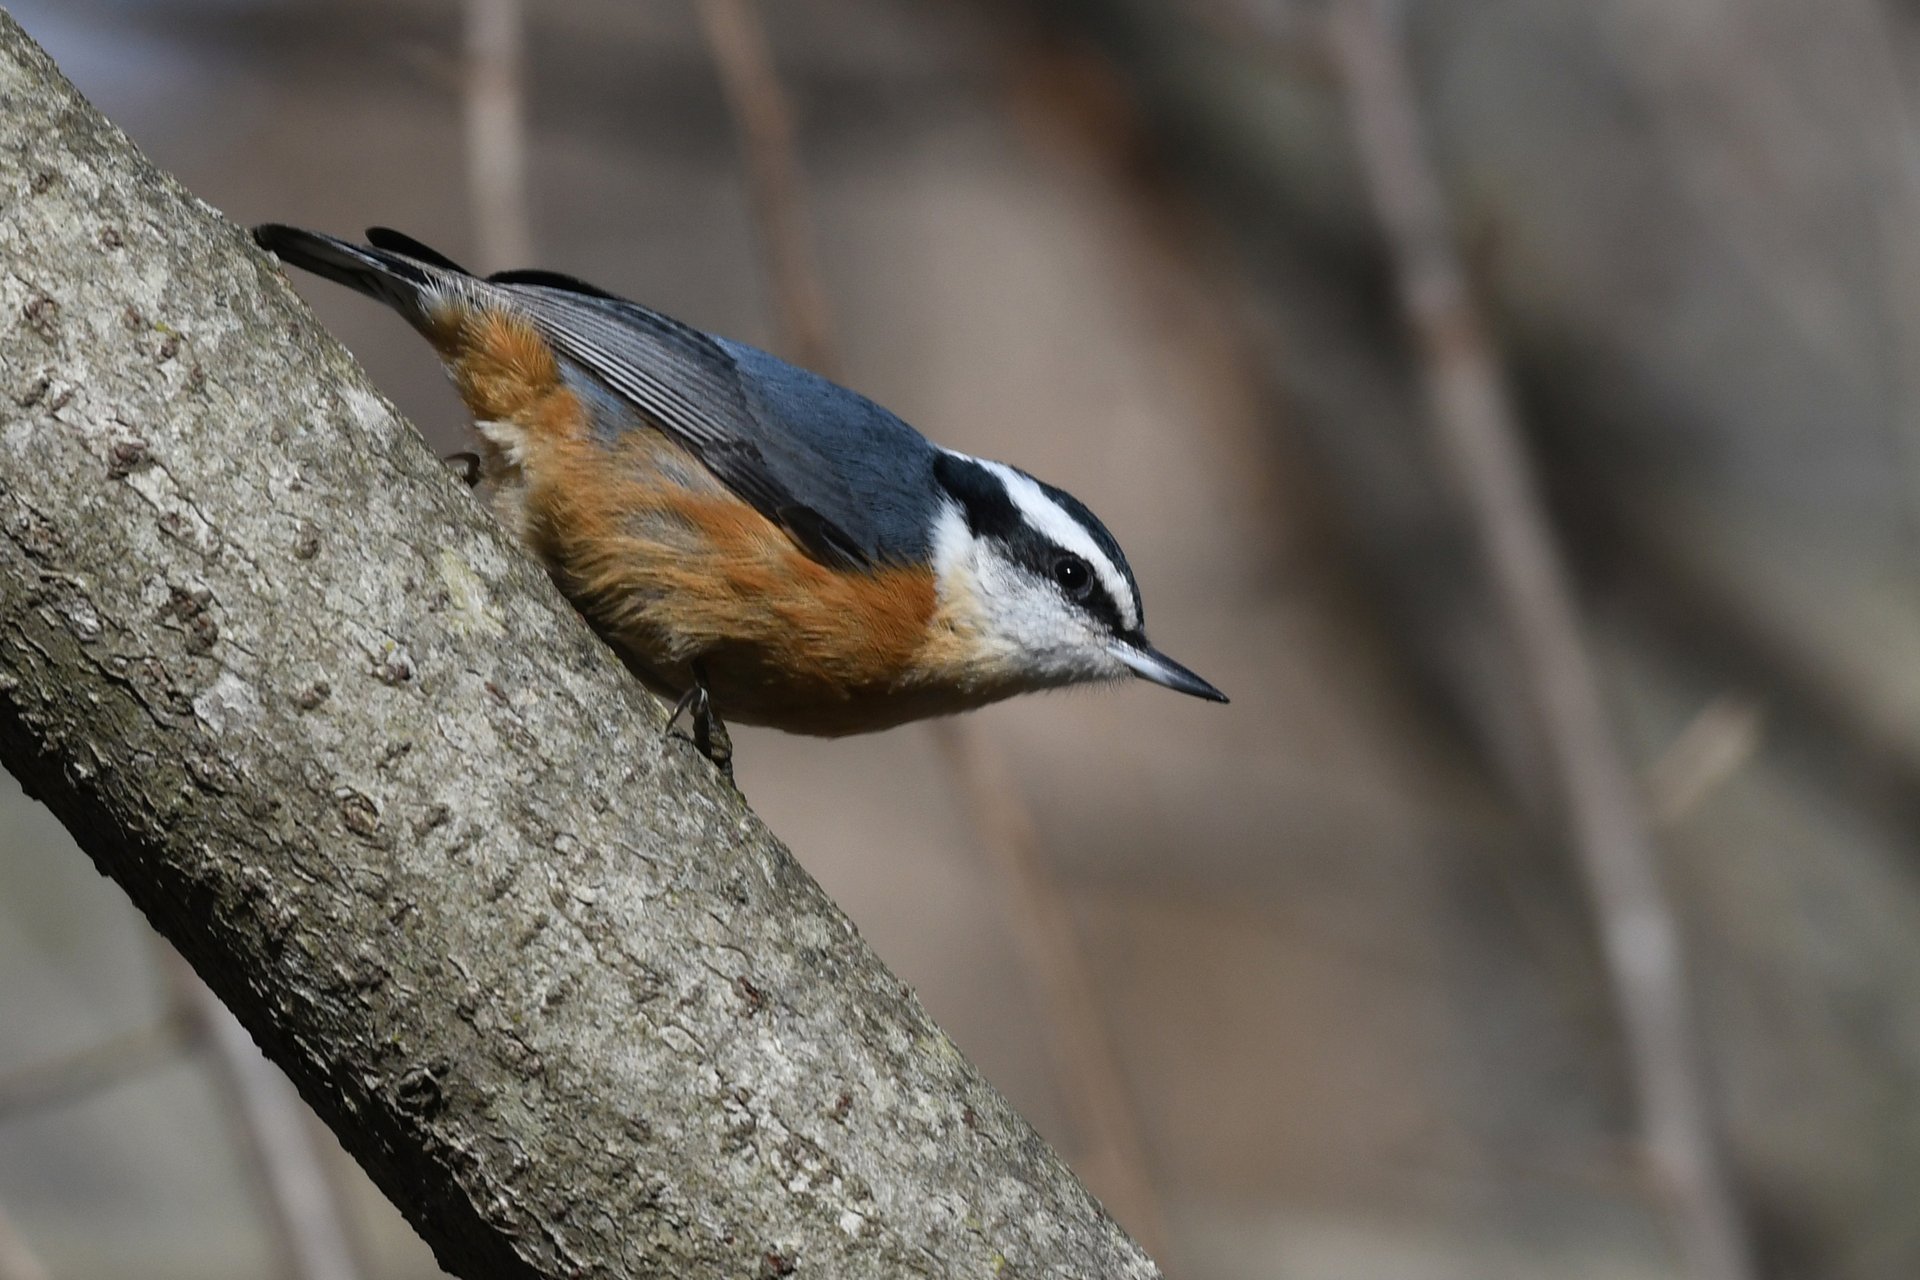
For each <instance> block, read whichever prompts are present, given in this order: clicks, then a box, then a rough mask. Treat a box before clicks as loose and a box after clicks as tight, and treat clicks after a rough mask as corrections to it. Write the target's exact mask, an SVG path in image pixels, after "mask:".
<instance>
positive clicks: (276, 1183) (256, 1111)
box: [163, 950, 360, 1280]
mask: <svg viewBox="0 0 1920 1280" xmlns="http://www.w3.org/2000/svg"><path fill="white" fill-rule="evenodd" d="M163 963H164V964H165V966H166V974H167V983H168V986H169V988H170V990H171V993H172V999H173V1002H174V1004H175V1006H176V1007H177V1008H178V1009H179V1010H181V1012H182V1014H183V1015H184V1017H185V1018H186V1019H188V1020H190V1022H191V1023H192V1025H193V1027H194V1030H195V1038H196V1039H197V1040H199V1041H201V1042H202V1043H203V1044H205V1045H206V1047H207V1049H208V1051H209V1053H210V1057H211V1063H210V1065H211V1068H212V1071H213V1075H214V1080H215V1082H216V1084H217V1085H218V1086H219V1088H220V1090H221V1092H222V1094H223V1095H225V1096H226V1097H227V1098H228V1099H229V1100H230V1101H231V1102H232V1104H233V1117H234V1118H233V1124H234V1127H235V1128H236V1130H237V1131H238V1134H239V1136H240V1137H241V1139H242V1140H243V1141H244V1142H245V1144H246V1147H247V1150H248V1153H249V1154H250V1156H251V1157H252V1159H253V1163H254V1165H255V1167H256V1168H257V1169H258V1170H259V1173H260V1176H261V1178H262V1181H263V1183H264V1187H263V1198H264V1200H265V1201H266V1204H267V1207H268V1210H269V1212H270V1213H271V1215H272V1218H273V1223H274V1228H275V1235H276V1237H277V1240H278V1244H279V1247H280V1250H281V1253H282V1255H283V1257H284V1260H285V1266H284V1268H283V1270H284V1271H285V1273H286V1274H287V1275H290V1276H293V1277H297V1280H359V1275H360V1268H359V1266H358V1264H357V1263H356V1262H355V1261H354V1255H353V1248H352V1244H351V1241H352V1235H351V1233H350V1231H349V1229H348V1227H347V1223H346V1219H345V1217H344V1216H343V1215H342V1214H341V1211H340V1205H339V1201H338V1198H337V1196H336V1195H335V1192H334V1186H333V1180H332V1178H331V1177H330V1176H329V1175H328V1173H327V1169H326V1165H325V1163H324V1156H323V1154H322V1152H321V1150H320V1147H319V1144H318V1143H317V1142H316V1141H315V1140H314V1133H313V1129H312V1126H311V1125H310V1124H309V1122H308V1119H307V1109H306V1106H305V1105H304V1104H303V1103H302V1102H301V1101H300V1095H299V1094H297V1093H295V1092H294V1089H293V1085H292V1084H290V1083H288V1081H287V1078H286V1077H285V1076H284V1075H282V1074H281V1073H280V1068H278V1067H276V1066H274V1065H273V1064H272V1063H271V1062H268V1061H267V1060H266V1058H265V1057H263V1056H262V1055H261V1053H260V1050H259V1049H258V1048H257V1047H255V1045H254V1043H253V1039H252V1037H250V1036H249V1035H248V1034H247V1033H246V1030H245V1029H244V1028H242V1027H241V1025H240V1024H239V1023H238V1022H237V1021H235V1020H234V1016H233V1015H232V1014H231V1013H229V1012H228V1011H227V1007H226V1006H225V1005H223V1004H221V1003H220V1001H219V998H218V997H216V996H215V995H214V994H213V992H211V991H209V990H207V987H206V984H205V983H203V982H201V981H200V979H199V978H198V977H197V976H196V975H195V974H194V972H193V970H192V969H191V968H189V967H188V965H187V962H186V961H185V960H182V959H181V958H180V957H179V956H178V955H177V954H175V953H173V952H172V951H171V950H169V951H168V952H167V953H166V955H165V956H164V957H163Z"/></svg>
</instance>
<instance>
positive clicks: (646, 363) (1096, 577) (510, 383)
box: [254, 225, 1226, 735]
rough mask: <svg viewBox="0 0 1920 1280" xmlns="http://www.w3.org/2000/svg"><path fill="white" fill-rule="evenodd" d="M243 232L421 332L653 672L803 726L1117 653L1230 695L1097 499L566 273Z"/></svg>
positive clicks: (627, 653)
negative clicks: (1154, 602) (1165, 624)
mask: <svg viewBox="0 0 1920 1280" xmlns="http://www.w3.org/2000/svg"><path fill="white" fill-rule="evenodd" d="M254 237H255V239H257V240H258V241H259V243H260V244H261V245H262V246H264V247H265V248H267V249H270V250H272V251H273V252H274V253H275V254H277V255H279V257H280V258H282V259H283V260H285V261H287V262H290V263H293V264H295V265H297V266H301V267H305V268H306V269H307V270H309V271H312V272H315V273H317V274H319V275H321V276H324V277H326V278H327V279H329V280H334V281H337V282H339V283H341V284H344V285H347V286H349V287H351V288H354V289H357V290H359V291H360V292H362V293H365V294H368V295H370V296H372V297H374V298H377V299H379V300H380V301H382V302H385V303H387V304H388V305H389V306H391V307H393V308H395V309H396V310H397V311H399V312H400V314H401V315H402V316H404V317H405V318H406V319H407V320H408V321H409V322H410V323H411V324H412V325H413V327H414V328H416V329H418V330H419V331H420V332H421V333H422V334H423V335H425V336H426V338H427V339H428V341H430V342H431V343H433V345H434V347H435V348H436V349H437V350H438V351H439V353H440V357H441V359H442V360H443V361H444V362H445V363H446V365H447V369H448V371H449V372H450V373H451V375H452V377H453V381H454V383H455V385H456V386H457V387H458V388H459V391H460V395H461V398H462V399H463V400H465V402H466V405H467V408H468V409H469V410H470V411H471V412H472V414H473V418H474V423H475V426H476V428H477V429H478V431H479V434H480V438H481V440H482V442H483V443H482V450H481V474H482V476H483V478H484V479H485V481H486V482H487V487H488V489H489V491H490V493H491V497H492V501H493V503H494V506H495V508H496V510H497V511H498V513H499V515H500V517H501V518H502V519H503V520H504V521H505V522H506V524H507V525H508V526H509V527H510V528H511V529H512V530H513V531H514V532H515V533H517V534H518V536H519V537H520V539H521V540H522V541H523V542H524V543H525V545H526V546H527V547H529V548H530V549H531V550H532V551H533V552H534V553H535V554H536V555H538V556H539V557H540V559H541V560H542V561H543V562H544V563H545V564H546V567H547V569H548V571H549V572H550V573H551V574H552V576H553V578H554V580H555V581H556V582H557V583H558V584H559V586H560V588H561V590H562V591H563V592H565V593H566V595H567V596H568V597H569V598H570V599H571V600H572V601H573V602H574V604H575V605H576V606H577V607H578V608H579V609H580V610H581V611H582V612H583V613H584V614H585V615H586V617H587V619H588V620H589V621H590V622H591V623H592V624H593V625H594V626H595V627H596V628H597V629H598V630H599V631H600V632H601V634H603V635H604V636H605V637H606V638H607V639H608V640H609V641H610V642H611V643H612V644H613V645H614V647H615V648H616V649H617V650H618V651H619V653H620V655H621V657H622V658H623V659H624V660H625V661H626V662H627V664H628V665H629V666H630V667H632V668H633V670H634V671H635V673H636V674H638V675H639V676H640V677H641V678H642V679H644V680H646V681H647V682H648V683H649V684H651V685H653V686H654V687H655V688H656V689H663V690H666V691H668V692H671V693H680V694H684V695H691V694H693V693H695V692H696V691H697V692H699V693H700V696H701V698H702V699H703V700H704V699H709V698H710V700H711V708H712V710H713V711H717V712H718V713H719V714H720V715H722V716H725V717H727V718H730V719H734V720H738V721H741V722H744V723H748V724H763V725H771V726H773V727H775V728H779V729H785V730H788V731H790V732H793V733H810V734H825V735H840V734H849V733H864V732H866V731H869V730H873V729H884V728H888V727H891V726H893V725H897V724H901V723H903V722H905V721H908V720H916V719H919V718H921V717H925V716H937V715H945V714H948V713H950V712H957V711H964V710H969V709H971V708H974V707H979V706H983V705H985V704H986V703H989V702H994V701H997V700H999V699H1001V698H1006V697H1011V696H1012V695H1014V694H1018V693H1027V692H1031V691H1034V690H1038V689H1049V688H1058V687H1061V686H1065V685H1073V684H1082V683H1087V682H1092V681H1106V680H1116V679H1122V678H1124V677H1126V676H1128V675H1137V676H1141V677H1143V678H1145V679H1147V680H1151V681H1153V682H1154V683H1156V684H1161V685H1165V686H1166V687H1167V688H1169V689H1175V690H1178V691H1179V692H1181V693H1187V694H1192V695H1194V696H1196V697H1201V698H1209V699H1212V700H1214V701H1216V702H1225V701H1226V698H1225V697H1224V696H1223V695H1222V694H1221V693H1220V691H1219V690H1217V689H1215V688H1214V687H1213V686H1212V685H1210V684H1208V683H1207V682H1206V681H1205V680H1202V679H1201V678H1200V677H1199V676H1197V675H1195V674H1194V673H1193V672H1191V671H1189V670H1187V669H1186V668H1185V667H1183V666H1181V665H1180V664H1179V663H1177V662H1175V661H1173V660H1172V659H1171V658H1168V657H1167V656H1166V655H1165V654H1162V653H1160V652H1158V651H1157V650H1155V649H1154V648H1153V647H1152V646H1151V645H1150V644H1148V643H1147V636H1146V632H1145V630H1144V629H1143V627H1142V617H1141V608H1140V589H1139V587H1138V585H1136V584H1135V582H1134V579H1133V572H1132V570H1130V569H1129V568H1128V567H1127V559H1126V557H1125V556H1124V555H1122V554H1121V551H1120V547H1119V544H1118V543H1116V542H1115V541H1114V540H1113V535H1111V534H1110V533H1108V532H1107V530H1106V526H1104V525H1102V524H1101V523H1100V521H1099V520H1097V519H1096V518H1095V517H1094V514H1093V513H1092V512H1091V511H1089V510H1087V508H1086V507H1085V506H1083V505H1082V504H1081V503H1080V502H1079V501H1078V500H1076V499H1075V498H1073V497H1072V496H1071V495H1070V494H1067V493H1064V492H1062V491H1061V490H1059V489H1056V488H1054V487H1053V486H1051V485H1048V484H1044V483H1042V482H1040V481H1039V480H1036V479H1034V478H1033V477H1032V476H1029V475H1027V474H1026V473H1025V472H1022V471H1017V470H1015V469H1014V468H1012V467H1009V466H1005V465H1003V464H1001V463H998V462H988V461H985V460H983V459H979V458H971V457H968V456H967V455H965V454H962V453H955V452H954V451H952V450H950V449H943V448H941V447H939V446H938V445H935V444H933V443H931V442H930V441H928V440H927V439H926V437H924V436H922V435H921V434H920V433H919V432H918V431H915V430H914V429H913V428H912V427H910V426H908V425H907V424H906V423H904V422H902V421H901V420H900V419H899V418H897V417H895V416H894V415H893V414H891V413H889V412H887V411H886V410H885V409H883V408H881V407H880V406H879V405H876V404H874V403H873V402H872V401H870V400H868V399H866V398H865V397H863V396H860V395H857V394H855V393H854V392H852V391H849V390H847V389H846V388H844V387H841V386H838V385H836V384H834V383H832V382H829V381H827V380H826V379H825V378H822V377H820V376H818V375H817V374H813V373H809V372H807V371H806V370H804V369H798V368H795V367H794V366H792V365H790V364H787V363H786V362H784V361H782V360H778V359H776V358H775V357H773V356H770V355H768V354H767V353H766V352H764V351H759V350H756V349H754V348H753V347H749V346H745V345H742V344H741V343H738V342H731V341H729V340H727V339H725V338H718V337H713V336H710V335H708V334H705V333H702V332H700V331H699V330H697V329H693V328H690V327H689V326H687V325H684V324H681V323H680V322H679V321H677V320H672V319H670V318H668V317H666V316H663V315H661V314H659V313H658V312H655V311H650V310H648V309H647V308H645V307H642V306H639V305H637V304H635V303H632V302H628V301H626V300H625V299H622V298H617V297H614V296H613V295H612V294H609V293H606V292H604V291H602V290H600V289H596V288H594V287H593V286H591V285H588V284H585V283H583V282H581V281H578V280H575V279H572V278H571V277H568V276H563V275H559V274H556V273H553V272H546V271H505V272H501V273H500V274H498V275H494V276H489V277H486V278H481V277H478V276H475V275H473V274H472V273H470V272H467V271H465V270H463V269H462V268H461V267H460V266H458V265H457V264H456V263H454V262H452V261H450V260H449V259H447V258H446V257H444V256H442V255H441V254H438V253H436V252H434V251H433V250H431V249H429V248H427V247H426V246H424V245H422V244H419V243H417V242H416V241H413V240H411V239H409V238H408V237H406V236H402V235H400V234H398V233H397V232H393V231H387V230H382V229H375V230H372V231H369V232H368V233H367V239H368V240H369V241H370V243H369V244H367V245H356V244H352V243H349V242H347V241H344V240H338V239H335V238H333V237H331V236H325V235H320V234H317V233H315V232H311V231H302V230H298V229H296V228H293V227H285V226H275V225H268V226H263V227H259V228H257V229H256V230H255V231H254ZM704 709H705V708H703V710H704Z"/></svg>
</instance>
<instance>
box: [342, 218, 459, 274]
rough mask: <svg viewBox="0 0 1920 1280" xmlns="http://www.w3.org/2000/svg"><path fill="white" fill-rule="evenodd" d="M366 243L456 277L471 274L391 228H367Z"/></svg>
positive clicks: (437, 251) (435, 251) (443, 255)
mask: <svg viewBox="0 0 1920 1280" xmlns="http://www.w3.org/2000/svg"><path fill="white" fill-rule="evenodd" d="M367 243H368V244H370V245H372V246H373V247H374V248H376V249H385V250H387V251H388V252H390V253H398V254H402V255H404V256H406V257H409V258H417V259H418V260H420V261H421V262H424V263H426V264H428V265H429V266H435V267H439V268H440V269H441V270H443V271H451V272H453V273H454V274H456V275H462V276H470V275H472V274H473V272H471V271H469V270H467V269H466V268H465V267H463V266H461V265H460V264H459V263H457V262H455V261H454V260H453V259H452V258H449V257H448V256H447V255H446V254H444V253H442V252H440V251H439V250H438V249H432V248H429V247H428V246H426V245H424V244H421V243H420V242H419V241H418V240H415V239H414V238H413V237H412V236H410V235H407V234H405V233H404V232H400V231H395V230H394V229H393V228H392V227H368V228H367Z"/></svg>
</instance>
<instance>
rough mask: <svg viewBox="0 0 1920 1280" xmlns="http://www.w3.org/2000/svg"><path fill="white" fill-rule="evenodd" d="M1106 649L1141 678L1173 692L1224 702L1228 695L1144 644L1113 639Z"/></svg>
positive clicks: (1209, 700)
mask: <svg viewBox="0 0 1920 1280" xmlns="http://www.w3.org/2000/svg"><path fill="white" fill-rule="evenodd" d="M1107 651H1108V652H1109V653H1111V654H1112V655H1113V656H1114V657H1116V658H1118V659H1120V661H1122V662H1124V663H1126V664H1127V666H1128V667H1130V668H1131V669H1132V670H1133V674H1135V675H1137V676H1139V677H1140V678H1141V679H1142V680H1151V681H1153V682H1154V683H1155V684H1161V685H1165V686H1166V687H1167V688H1169V689H1172V690H1173V691H1174V692H1175V693H1186V694H1191V695H1193V696H1194V697H1196V698H1205V699H1206V700H1207V701H1208V702H1225V701H1226V700H1227V695H1226V694H1224V693H1222V692H1220V691H1219V690H1218V689H1216V688H1214V687H1213V686H1212V685H1210V684H1208V683H1207V682H1206V681H1205V680H1202V679H1201V678H1200V677H1199V676H1197V675H1195V674H1193V672H1191V671H1189V670H1187V669H1186V668H1185V667H1183V666H1181V665H1180V664H1179V663H1177V662H1175V661H1174V660H1173V659H1172V658H1169V657H1168V656H1167V655H1166V654H1164V653H1161V652H1160V651H1159V650H1158V649H1155V648H1153V647H1152V646H1150V645H1147V644H1144V643H1142V644H1138V645H1134V644H1128V643H1127V642H1126V641H1124V640H1116V641H1114V642H1113V643H1112V644H1111V645H1109V646H1108V649H1107Z"/></svg>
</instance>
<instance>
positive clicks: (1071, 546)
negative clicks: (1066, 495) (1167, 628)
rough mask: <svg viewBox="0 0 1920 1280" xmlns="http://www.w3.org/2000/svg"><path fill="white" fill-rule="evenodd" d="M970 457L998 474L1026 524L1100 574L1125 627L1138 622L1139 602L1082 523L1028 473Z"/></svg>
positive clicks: (1122, 576) (1133, 625)
mask: <svg viewBox="0 0 1920 1280" xmlns="http://www.w3.org/2000/svg"><path fill="white" fill-rule="evenodd" d="M973 461H975V462H977V463H979V464H980V465H981V466H983V467H985V468H986V469H987V470H988V471H991V472H992V473H993V474H994V475H996V476H998V477H999V478H1000V483H1001V484H1004V485H1005V486H1006V487H1007V497H1009V498H1011V499H1012V500H1013V505H1014V506H1016V507H1018V508H1020V514H1021V515H1023V516H1025V517H1026V519H1027V522H1028V523H1029V524H1031V525H1032V526H1033V527H1034V528H1036V529H1038V530H1039V531H1040V532H1041V533H1043V534H1045V535H1046V536H1047V537H1049V538H1051V539H1053V541H1054V542H1055V543H1056V544H1058V545H1059V546H1062V547H1065V548H1066V549H1067V550H1068V551H1071V552H1073V553H1074V554H1075V555H1077V556H1079V557H1080V558H1081V559H1082V560H1085V561H1086V562H1087V563H1088V564H1090V565H1092V566H1093V571H1094V572H1095V573H1096V574H1098V575H1099V576H1100V585H1101V586H1103V587H1105V588H1106V589H1107V595H1108V596H1110V597H1111V598H1112V600H1113V603H1114V605H1115V606H1116V607H1117V608H1118V609H1119V610H1120V620H1121V622H1123V623H1125V624H1126V629H1127V630H1128V631H1132V630H1134V629H1135V628H1136V627H1138V626H1139V625H1140V609H1139V605H1138V602H1137V601H1136V600H1135V599H1134V598H1133V588H1132V587H1131V586H1130V585H1128V583H1127V577H1126V575H1125V574H1123V573H1121V572H1120V570H1119V568H1118V566H1116V565H1115V564H1114V563H1113V561H1112V560H1110V559H1108V557H1107V553H1106V552H1104V551H1102V550H1101V549H1100V545H1099V544H1098V543H1096V542H1095V541H1094V540H1093V535H1092V534H1090V533H1088V532H1087V530H1086V526H1084V525H1082V524H1081V523H1080V522H1079V521H1078V520H1075V519H1074V518H1073V517H1072V516H1070V515H1068V514H1067V513H1066V511H1065V510H1063V509H1062V508H1061V506H1060V504H1059V503H1057V502H1055V501H1054V500H1053V499H1052V498H1049V497H1048V496H1047V491H1046V490H1045V489H1042V488H1041V487H1040V486H1039V485H1038V484H1037V483H1035V482H1034V479H1033V477H1032V476H1029V475H1025V474H1023V473H1021V472H1018V471H1015V470H1014V469H1013V468H1012V467H1009V466H1007V465H1006V464H1005V463H1001V462H992V461H989V460H988V459H986V458H975V459H973Z"/></svg>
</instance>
